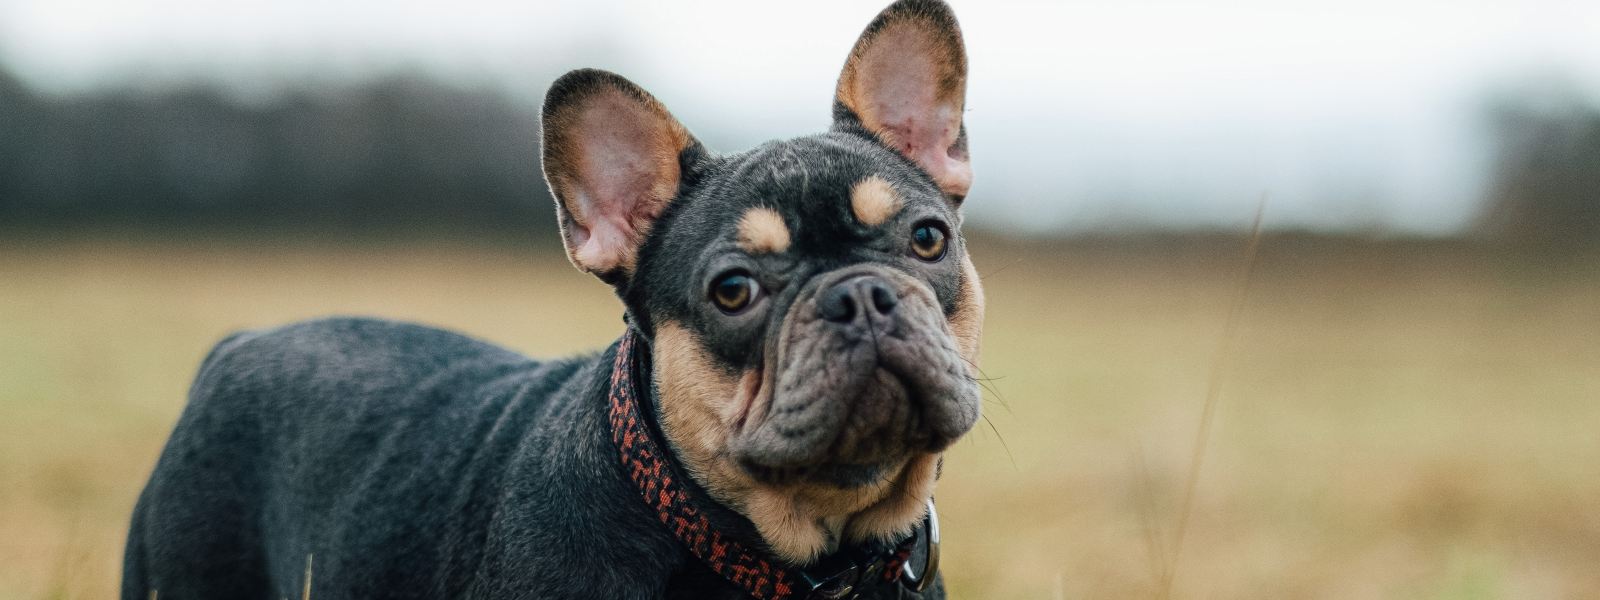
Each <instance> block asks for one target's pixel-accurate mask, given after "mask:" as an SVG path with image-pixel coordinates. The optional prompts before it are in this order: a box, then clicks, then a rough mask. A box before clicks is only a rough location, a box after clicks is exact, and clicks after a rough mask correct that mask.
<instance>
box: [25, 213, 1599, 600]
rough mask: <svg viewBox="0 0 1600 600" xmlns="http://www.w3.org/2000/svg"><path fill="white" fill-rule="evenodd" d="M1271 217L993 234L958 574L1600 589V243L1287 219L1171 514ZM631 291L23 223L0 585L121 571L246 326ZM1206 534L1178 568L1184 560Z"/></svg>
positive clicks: (1097, 585)
mask: <svg viewBox="0 0 1600 600" xmlns="http://www.w3.org/2000/svg"><path fill="white" fill-rule="evenodd" d="M1242 246H1243V244H1242V242H1240V241H1239V240H1228V239H1217V240H1210V241H1189V242H1173V241H1164V242H1161V241H1149V242H1143V243H1140V242H1133V241H1115V242H1104V243H1093V242H1075V243H1055V244H1031V245H1030V244H1018V243H1010V242H1001V241H998V240H988V239H979V240H977V241H975V242H974V247H975V252H976V256H977V260H976V262H977V264H978V267H979V270H980V271H981V272H983V273H984V275H985V282H986V286H987V288H988V293H989V318H988V329H987V335H986V338H985V345H984V359H983V367H984V370H985V371H986V372H987V373H988V374H989V375H990V376H991V377H993V378H994V381H993V382H992V385H993V387H994V388H995V389H996V390H998V395H991V396H990V398H989V400H988V401H987V403H986V406H985V410H986V413H987V416H988V418H989V421H990V422H991V424H992V427H991V426H990V425H987V424H980V426H979V429H978V430H977V431H975V432H974V433H973V434H972V435H971V436H969V438H968V439H966V440H964V441H963V442H962V443H960V444H959V445H958V446H957V447H956V449H955V450H954V451H953V453H952V455H951V457H950V460H949V461H948V464H947V465H946V468H945V478H944V482H943V483H942V485H941V487H940V491H939V507H940V512H941V514H942V516H943V524H944V532H945V536H946V540H947V544H946V546H945V559H946V562H945V565H946V574H947V576H948V578H949V582H950V585H951V588H952V591H953V595H954V597H957V598H968V599H977V598H984V599H987V598H1045V599H1053V598H1113V599H1120V598H1154V597H1156V596H1157V592H1158V588H1159V587H1160V585H1159V582H1160V581H1161V580H1162V578H1163V573H1164V570H1165V569H1166V568H1167V566H1168V565H1172V564H1175V565H1176V567H1175V568H1176V571H1175V577H1174V581H1173V584H1172V588H1173V590H1174V594H1173V597H1176V598H1186V599H1187V598H1195V599H1200V598H1219V599H1234V598H1262V599H1283V598H1326V599H1364V598H1422V599H1479V598H1484V599H1487V598H1529V599H1546V598H1585V597H1587V598H1595V597H1600V261H1595V260H1591V259H1576V258H1571V257H1567V258H1558V259H1535V258H1523V259H1514V258H1504V257H1497V256H1495V255H1494V254H1493V253H1490V252H1487V251H1484V250H1479V249H1473V248H1470V247H1465V246H1455V245H1447V244H1443V243H1438V244H1423V243H1382V244H1378V243H1374V244H1353V243H1347V242H1332V241H1315V240H1312V241H1307V240H1287V239H1274V238H1268V239H1267V240H1266V241H1265V245H1264V246H1263V249H1262V254H1261V261H1260V264H1259V267H1258V269H1257V271H1256V275H1255V279H1254V283H1253V285H1252V286H1251V288H1250V290H1249V295H1248V297H1247V302H1246V304H1245V306H1244V312H1243V317H1242V322H1241V325H1240V327H1239V328H1238V330H1237V337H1236V339H1235V342H1234V344H1233V345H1232V350H1231V351H1230V352H1228V353H1226V356H1223V357H1222V358H1221V361H1220V364H1221V365H1222V373H1223V374H1224V379H1223V388H1222V393H1221V396H1220V402H1219V404H1218V407H1217V412H1216V421H1215V428H1214V429H1213V431H1212V436H1211V443H1210V444H1209V447H1208V448H1209V449H1208V451H1207V454H1206V462H1205V467H1204V469H1203V471H1202V474H1203V476H1202V478H1201V479H1200V483H1199V486H1198V488H1197V491H1196V495H1195V501H1194V511H1193V517H1192V519H1191V521H1190V524H1189V527H1188V535H1187V538H1186V541H1185V544H1184V545H1183V547H1182V549H1181V552H1178V551H1176V550H1175V549H1174V548H1173V543H1172V539H1173V537H1174V528H1175V525H1176V522H1177V519H1178V515H1177V513H1178V508H1179V505H1180V504H1181V499H1182V496H1183V490H1184V481H1185V478H1186V476H1187V473H1188V469H1189V464H1190V459H1191V456H1192V454H1193V450H1192V447H1193V443H1194V434H1195V431H1196V426H1197V422H1198V420H1199V417H1200V412H1201V406H1202V401H1203V398H1204V396H1205V392H1206V387H1207V382H1208V377H1209V374H1210V371H1211V368H1212V365H1213V364H1214V363H1215V362H1216V361H1217V355H1218V348H1219V346H1220V345H1221V344H1220V343H1221V341H1222V339H1223V329H1224V328H1223V324H1224V321H1225V318H1226V315H1227V312H1228V307H1229V303H1230V300H1231V298H1232V297H1233V296H1234V295H1235V291H1236V289H1237V286H1236V283H1235V279H1234V273H1235V271H1236V268H1237V267H1238V265H1239V263H1240V256H1239V251H1240V249H1241V248H1242ZM619 310H620V309H619V308H618V305H617V304H616V303H615V301H613V300H612V299H611V297H610V295H609V292H608V291H607V290H606V289H605V288H604V287H603V286H602V285H601V284H599V283H597V282H594V281H592V280H591V279H589V278H588V277H586V276H583V275H580V274H578V273H577V272H575V271H573V270H572V269H571V267H569V266H568V265H567V264H566V263H565V261H564V260H562V259H561V257H560V254H559V251H557V250H555V249H548V248H546V249H537V248H531V247H516V246H515V245H489V246H473V245H469V244H465V243H444V242H432V243H426V244H411V243H398V242H395V243H380V242H368V243H346V244H330V243H312V242H303V241H286V242H281V243H278V244H261V243H254V244H250V243H237V242H235V243H216V242H202V241H191V242H159V241H152V240H149V239H145V240H142V241H140V240H128V239H118V238H112V237H106V236H102V237H100V238H83V239H67V240H54V241H49V240H42V239H37V238H30V239H26V240H18V239H16V238H15V237H13V238H12V239H10V240H9V241H7V240H5V239H4V238H0V600H10V599H14V598H15V599H21V598H26V599H44V598H110V597H113V596H114V595H115V592H114V590H115V589H116V582H117V578H118V571H119V568H120V560H121V544H122V536H123V534H124V528H125V527H126V518H127V515H128V512H129V511H130V509H131V507H132V504H133V501H134V498H135V496H136V494H137V493H138V490H139V488H140V486H141V485H142V484H143V482H144V479H145V477H146V476H147V475H148V473H149V470H150V468H151V466H152V464H153V463H154V461H155V458H156V456H157V453H158V452H159V450H160V447H161V444H162V442H163V440H164V438H165V436H166V434H167V432H168V430H169V428H170V427H171V425H172V423H173V421H174V419H175V417H176V415H177V413H178V411H179V410H180V408H181V406H182V402H183V397H184V390H185V387H186V386H187V384H188V380H189V379H190V377H191V376H192V375H193V371H194V369H195V367H196V365H197V363H198V361H199V359H200V357H201V356H202V354H203V353H204V352H205V351H206V349H207V348H208V347H209V345H210V344H212V343H213V342H215V341H216V340H217V339H219V338H220V337H221V336H222V335H224V334H225V333H227V332H229V331H231V330H235V329H239V328H245V327H258V326H266V325H272V324H277V323H281V322H285V321H289V320H292V319H299V318H304V317H311V316H316V315H324V314H330V313H359V314H373V315H381V316H387V317H396V318H404V319H412V320H419V321H424V322H428V323H433V324H437V325H443V326H447V327H452V328H457V329H460V330H464V331H466V332H469V333H472V334H476V335H478V336H481V337H484V338H487V339H490V340H493V341H496V342H500V343H503V344H506V345H509V346H511V347H514V348H517V349H519V350H523V351H526V352H529V353H532V354H535V355H553V354H561V353H566V352H570V351H573V350H577V349H581V348H594V347H599V346H601V345H603V344H605V343H607V342H608V341H610V340H611V339H612V338H613V337H614V336H615V335H617V334H618V333H619V332H620V327H621V323H620V321H619V315H620V312H619ZM1174 557H1175V559H1174Z"/></svg>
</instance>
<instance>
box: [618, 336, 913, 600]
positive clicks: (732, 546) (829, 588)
mask: <svg viewBox="0 0 1600 600" xmlns="http://www.w3.org/2000/svg"><path fill="white" fill-rule="evenodd" d="M638 340H639V334H637V333H636V332H634V331H633V328H632V327H629V328H628V331H627V332H626V333H624V334H623V335H622V339H621V341H619V342H618V343H617V348H616V361H615V362H614V363H613V365H612V369H611V388H610V391H609V393H608V394H607V395H608V397H609V401H610V418H609V421H610V424H611V439H612V441H613V442H614V443H616V446H617V450H618V452H619V455H620V457H621V460H622V466H623V470H624V471H626V472H627V474H628V478H629V479H630V480H632V481H633V484H634V486H635V487H637V488H638V490H639V494H640V496H641V497H642V499H643V500H644V502H645V504H646V505H647V506H649V507H650V508H652V509H655V511H656V516H657V518H659V519H660V521H661V524H662V525H664V526H666V528H667V529H669V530H671V531H672V535H673V537H675V538H677V539H678V541H679V542H682V543H683V545H684V546H685V547H686V548H688V550H689V552H690V553H691V554H694V555H695V557H697V558H699V559H700V561H701V562H703V563H705V564H706V566H708V567H710V568H711V570H712V571H715V572H716V573H717V574H719V575H721V576H723V577H724V578H726V579H727V580H728V581H730V582H732V583H733V584H734V585H735V586H738V587H739V588H740V589H742V590H744V591H745V592H746V593H748V594H749V595H750V597H752V598H756V599H758V600H813V599H816V600H824V599H838V598H855V597H857V596H859V595H860V594H861V593H863V592H865V591H867V590H869V589H872V588H874V587H891V588H892V587H896V586H898V587H900V588H903V589H905V590H910V591H913V592H920V591H922V590H924V589H926V588H927V586H928V585H930V584H931V583H932V582H933V579H934V575H935V574H937V573H938V568H939V518H938V515H937V514H936V513H934V510H933V501H932V500H929V501H928V516H927V518H926V519H924V521H923V525H922V528H921V530H920V531H918V532H915V533H913V534H912V535H911V536H910V537H908V538H906V539H905V540H904V541H901V542H900V543H899V544H896V545H892V546H891V545H887V544H885V545H881V546H877V547H852V548H845V549H843V550H840V551H839V552H836V553H834V554H831V555H829V556H826V557H824V558H822V559H821V560H819V561H817V563H816V564H814V565H811V566H809V567H806V568H800V567H795V566H792V565H790V564H789V563H787V562H785V561H783V560H782V559H779V558H777V557H775V556H772V555H771V554H770V553H768V552H767V551H766V550H765V549H764V548H763V547H762V546H761V545H760V543H759V542H757V543H749V542H747V541H746V540H742V539H739V538H738V536H735V535H730V534H729V533H728V532H724V531H721V530H718V529H717V528H716V527H714V526H713V525H712V523H711V520H710V519H709V518H707V516H706V515H707V511H706V510H704V509H705V508H707V505H708V504H712V503H714V501H713V500H712V499H710V498H708V497H706V496H705V494H704V492H701V491H699V490H698V488H693V487H691V486H690V485H687V484H686V483H685V482H686V481H687V480H686V479H685V478H684V475H683V474H682V472H681V471H680V470H679V469H678V467H677V465H675V464H673V462H672V456H671V454H669V453H668V452H667V451H666V446H665V444H663V443H660V442H658V441H657V440H656V439H655V436H654V435H653V431H652V430H651V427H650V421H649V420H647V419H646V418H645V412H644V410H643V409H642V408H641V405H640V401H639V393H638V386H637V384H636V381H637V380H636V376H637V375H638V374H639V373H640V372H641V371H640V367H641V363H646V361H647V357H643V356H642V353H641V352H640V350H639V349H638V346H639V342H638ZM643 366H644V367H645V368H648V365H647V364H645V365H643ZM919 542H920V543H921V544H920V545H922V546H924V547H925V549H924V551H923V552H922V553H921V555H922V557H923V558H922V560H921V561H920V562H921V563H922V568H921V569H914V568H913V567H912V566H911V565H910V564H909V563H910V559H911V557H912V555H913V554H914V550H916V549H918V547H919ZM896 591H899V590H896Z"/></svg>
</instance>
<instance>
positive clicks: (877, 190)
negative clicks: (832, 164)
mask: <svg viewBox="0 0 1600 600" xmlns="http://www.w3.org/2000/svg"><path fill="white" fill-rule="evenodd" d="M850 210H852V211H854V212H855V213H856V220H857V221H860V222H861V224H863V225H866V226H869V227H876V226H878V225H882V224H883V222H884V221H888V220H889V217H892V216H894V215H895V213H897V212H900V194H897V193H895V191H894V188H893V187H891V186H890V185H889V182H888V181H885V180H884V179H883V178H882V177H879V176H877V175H873V176H871V177H868V178H866V179H863V180H861V181H860V182H858V183H856V185H855V187H853V188H850Z"/></svg>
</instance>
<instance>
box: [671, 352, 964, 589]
mask: <svg viewBox="0 0 1600 600" xmlns="http://www.w3.org/2000/svg"><path fill="white" fill-rule="evenodd" d="M656 341H658V340H651V343H647V344H646V345H645V348H644V349H646V350H647V351H646V352H641V354H643V355H645V356H642V357H641V362H644V361H648V362H649V365H654V366H656V367H659V366H661V365H663V364H672V363H673V362H674V361H683V360H686V359H690V358H691V354H692V353H689V352H684V351H683V350H684V349H679V348H675V347H674V346H673V344H672V343H670V341H667V342H665V343H654V342H656ZM666 353H670V355H664V354H666ZM680 366H681V365H680ZM645 367H646V368H649V367H648V366H645ZM696 369H698V366H697V367H696ZM649 372H650V373H651V377H652V380H651V381H652V385H650V386H647V387H648V390H649V391H648V392H646V394H647V395H648V402H649V404H650V407H651V410H650V411H649V412H650V413H651V416H652V417H653V418H654V419H656V421H657V423H658V424H659V425H660V427H659V428H660V430H661V431H662V432H663V433H664V437H665V438H666V441H667V444H668V445H669V446H670V448H671V452H672V453H673V455H674V456H673V460H674V461H675V462H676V463H677V464H678V465H681V466H682V468H683V469H684V470H685V471H687V473H688V474H689V476H690V477H691V478H692V479H693V480H694V483H695V484H697V486H698V487H700V488H702V489H704V490H705V491H706V493H707V494H708V495H710V496H711V498H713V499H715V500H716V501H717V502H718V503H720V504H722V505H723V506H725V507H728V508H730V509H732V510H734V511H736V512H737V513H738V514H739V515H740V516H742V517H744V518H745V519H747V520H749V522H750V523H751V524H753V525H754V526H755V529H756V530H757V531H758V532H759V534H760V536H761V538H762V539H763V540H764V541H765V542H766V544H767V545H768V546H769V547H770V548H771V549H772V551H773V553H774V554H776V555H778V556H779V557H780V558H783V559H785V560H787V561H789V562H791V563H794V564H800V565H804V564H809V563H811V562H812V561H814V560H816V559H817V558H818V557H820V556H823V555H825V554H829V553H832V552H835V551H837V550H838V549H839V548H840V547H841V546H844V545H859V544H870V543H881V542H892V541H896V540H900V539H904V538H905V537H906V536H908V535H910V534H911V532H912V530H913V529H915V528H916V526H917V525H918V524H920V523H921V522H922V519H923V517H924V516H925V515H926V512H927V508H926V507H927V502H928V500H929V499H930V498H932V496H933V487H934V483H935V480H936V479H937V476H938V470H939V461H940V455H939V454H932V453H921V454H917V455H915V456H913V457H911V458H909V459H907V460H905V461H904V462H903V463H901V464H899V465H895V466H894V468H892V469H890V470H889V471H888V473H889V474H888V475H887V476H885V477H883V478H881V479H879V480H877V481H875V482H873V483H869V484H866V485H861V486H857V487H852V488H841V487H836V486H832V485H828V484H825V483H817V482H807V483H791V484H784V485H771V484H766V483H763V482H760V481H757V480H756V479H755V478H753V477H752V476H751V475H750V474H749V473H748V472H747V471H746V470H745V469H744V468H743V467H741V466H740V465H739V464H737V462H736V461H735V460H734V459H733V457H732V456H730V455H729V453H728V452H727V450H726V432H727V429H726V428H725V423H724V419H723V417H722V416H721V415H716V414H709V413H710V411H708V410H705V409H704V407H707V406H711V405H714V404H715V403H706V402H680V404H679V405H677V406H674V407H673V410H670V411H668V410H664V407H663V402H664V401H673V399H677V400H680V401H681V400H682V398H681V397H679V396H682V395H683V394H725V393H727V391H726V389H725V386H718V385H696V386H694V389H689V390H685V389H672V390H669V389H668V388H669V387H671V384H670V383H669V382H664V381H662V377H661V371H660V370H659V368H650V369H649ZM702 383H704V382H702ZM680 387H681V386H680ZM664 396H665V397H666V398H663V397H664ZM701 413H704V414H701Z"/></svg>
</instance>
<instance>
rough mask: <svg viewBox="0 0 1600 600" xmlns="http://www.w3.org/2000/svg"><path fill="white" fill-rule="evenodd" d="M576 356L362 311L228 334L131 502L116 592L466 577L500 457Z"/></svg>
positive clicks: (475, 561)
mask: <svg viewBox="0 0 1600 600" xmlns="http://www.w3.org/2000/svg"><path fill="white" fill-rule="evenodd" d="M588 362H592V361H569V362H564V363H552V364H545V365H541V364H539V363H535V362H533V361H530V360H528V359H527V358H524V357H522V356H519V355H517V354H515V353H512V352H509V351H506V350H502V349H499V348H497V347H494V346H491V345H488V344H485V343H482V342H478V341H476V340H472V339H469V338H466V337H463V336H459V335H456V334H452V333H447V332H444V331H440V330H436V329H430V328H426V327H420V326H415V325H404V324H397V323H390V322H385V321H377V320H365V319H327V320H320V321H312V322H306V323H300V324H295V325H290V326H287V327H283V328H280V329H275V330H271V331H266V332H250V333H242V334H236V335H234V336H232V337H229V338H228V339H226V340H224V341H223V342H222V343H220V344H218V345H217V347H216V348H215V349H214V350H213V351H212V352H211V354H210V356H208V357H207V358H206V360H205V362H204V364H203V365H202V367H201V369H200V373H199V376H198V378H197V379H196V381H195V384H194V387H193V388H192V390H191V392H190V397H189V405H188V407H187V408H186V409H185V411H184V413H183V416H182V418H181V419H180V421H179V423H178V425H177V428H176V429H175V430H174V432H173V434H172V437H171V439H170V441H169V442H168V443H167V447H166V449H165V450H164V452H163V453H162V456H161V459H160V462H159V464H158V465H157V467H156V470H155V473H154V475H153V476H152V478H151V480H150V483H149V485H148V486H147V487H146V489H145V490H144V493H143V495H142V496H141V497H140V499H139V505H138V508H137V509H136V510H135V514H134V517H133V527H132V531H131V533H130V535H129V540H128V549H127V555H126V566H125V568H126V577H125V579H124V584H123V597H124V598H129V599H132V598H139V599H144V598H148V597H150V595H151V593H152V591H154V592H156V593H158V594H159V597H161V598H280V597H299V596H300V593H301V590H300V586H301V585H302V583H303V582H302V579H303V578H304V571H305V569H306V567H307V564H306V563H307V561H308V560H309V561H312V562H313V570H314V572H315V573H319V574H321V576H314V577H317V579H318V581H317V583H318V587H319V588H320V587H323V585H328V586H331V587H333V588H336V589H338V590H339V592H340V593H339V594H337V595H338V597H377V596H379V595H381V596H384V597H395V596H394V594H395V592H396V591H401V592H402V593H405V594H408V595H414V596H416V597H441V596H442V595H443V594H444V593H445V592H448V591H451V590H459V589H462V586H463V585H464V584H465V580H466V579H468V578H470V577H471V575H472V574H473V573H474V572H475V571H476V570H477V569H478V568H479V565H480V560H481V559H482V558H483V557H482V554H483V548H484V540H482V539H469V538H471V537H473V536H477V537H479V538H481V537H482V535H483V533H484V532H485V531H486V527H485V525H484V524H485V522H486V521H487V520H488V519H489V518H490V516H491V513H492V511H493V510H494V503H495V502H496V500H497V499H496V498H495V497H493V496H492V493H493V492H494V491H495V490H503V487H504V486H503V483H504V482H503V481H502V480H501V479H502V478H503V477H505V475H506V473H505V471H506V467H507V465H508V464H511V462H512V461H511V460H510V456H511V454H512V453H513V452H515V451H517V449H518V445H519V444H523V443H528V442H529V440H538V439H543V438H544V437H545V436H539V435H532V434H531V430H532V429H534V428H535V427H536V424H537V423H538V421H539V418H538V416H539V414H540V413H541V412H542V411H544V410H545V409H546V408H548V407H546V406H544V400H545V399H546V398H549V397H551V396H552V395H555V394H553V392H554V391H555V390H556V389H557V388H559V387H561V386H565V385H572V384H581V383H582V382H581V381H576V380H580V379H582V378H581V377H580V378H574V377H573V376H572V375H573V374H574V373H575V372H577V371H578V370H580V369H581V367H582V366H584V365H585V364H588ZM541 388H542V389H541ZM535 443H536V442H535ZM319 546H320V547H324V548H326V547H340V548H347V549H349V548H369V549H383V552H382V553H381V554H379V553H373V554H369V555H364V556H349V555H344V556H340V555H316V556H314V558H313V557H312V555H314V554H315V552H316V548H317V547H319ZM449 579H458V580H459V581H450V580H449Z"/></svg>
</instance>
